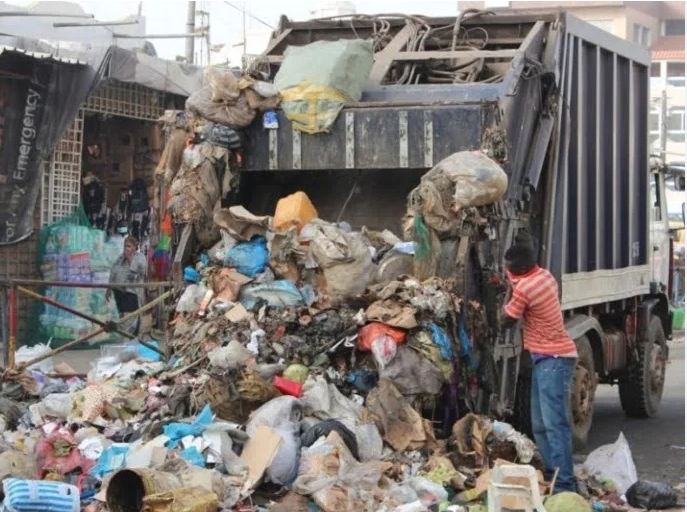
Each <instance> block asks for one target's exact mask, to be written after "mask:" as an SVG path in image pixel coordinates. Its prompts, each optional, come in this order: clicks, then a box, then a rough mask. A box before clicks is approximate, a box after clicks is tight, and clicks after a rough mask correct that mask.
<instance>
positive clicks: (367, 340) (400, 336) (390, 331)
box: [358, 322, 406, 352]
mask: <svg viewBox="0 0 687 512" xmlns="http://www.w3.org/2000/svg"><path fill="white" fill-rule="evenodd" d="M380 336H389V337H390V338H392V339H393V340H394V341H395V342H396V345H400V344H401V343H403V342H404V341H405V339H406V332H405V331H403V330H401V329H396V328H395V327H391V326H389V325H386V324H382V323H378V322H375V323H371V324H367V325H366V326H364V327H363V328H362V329H360V331H358V350H362V351H363V352H370V351H372V343H373V342H374V340H375V339H376V338H379V337H380Z"/></svg>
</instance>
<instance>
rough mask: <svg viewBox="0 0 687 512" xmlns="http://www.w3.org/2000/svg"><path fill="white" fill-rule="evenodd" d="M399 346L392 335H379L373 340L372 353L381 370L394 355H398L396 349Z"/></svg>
mask: <svg viewBox="0 0 687 512" xmlns="http://www.w3.org/2000/svg"><path fill="white" fill-rule="evenodd" d="M397 348H398V346H397V345H396V342H395V341H394V339H393V338H392V337H391V336H386V335H383V336H377V337H376V338H375V339H374V340H372V355H373V356H374V357H375V361H376V362H377V365H378V366H379V369H380V370H383V369H384V368H386V365H387V364H389V363H390V362H391V361H392V360H393V359H394V357H396V350H397Z"/></svg>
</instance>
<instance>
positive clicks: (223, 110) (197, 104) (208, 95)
mask: <svg viewBox="0 0 687 512" xmlns="http://www.w3.org/2000/svg"><path fill="white" fill-rule="evenodd" d="M256 94H257V93H256ZM186 110H190V111H191V112H193V113H194V114H197V115H198V116H200V117H203V118H205V119H207V120H209V121H212V122H213V123H219V124H221V125H225V126H229V127H231V128H245V127H246V126H248V125H249V124H251V123H252V122H253V119H255V116H256V114H257V111H256V110H255V109H254V108H252V107H251V106H250V104H249V103H248V98H247V96H246V92H245V91H242V92H241V96H239V99H238V100H236V102H235V103H233V104H231V105H227V104H226V103H218V102H216V101H212V88H211V87H210V86H205V87H202V88H201V89H199V90H197V91H196V92H194V93H193V94H192V95H191V96H189V98H188V99H187V100H186Z"/></svg>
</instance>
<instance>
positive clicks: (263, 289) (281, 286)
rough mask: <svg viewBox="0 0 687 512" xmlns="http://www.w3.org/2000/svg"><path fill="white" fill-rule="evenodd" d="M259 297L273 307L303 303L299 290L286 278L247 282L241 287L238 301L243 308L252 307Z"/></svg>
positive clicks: (291, 306)
mask: <svg viewBox="0 0 687 512" xmlns="http://www.w3.org/2000/svg"><path fill="white" fill-rule="evenodd" d="M261 299H262V300H264V301H266V302H267V304H268V305H269V306H272V307H275V308H295V307H299V306H303V305H304V304H305V302H304V301H303V296H302V295H301V292H300V290H298V288H297V287H296V285H295V284H293V283H292V282H291V281H289V280H288V279H281V280H278V281H272V282H271V283H260V284H249V285H246V286H244V287H243V288H241V293H240V295H239V301H240V302H241V305H243V307H244V308H246V309H253V307H255V304H256V303H257V302H258V300H261Z"/></svg>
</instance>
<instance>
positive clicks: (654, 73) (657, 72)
mask: <svg viewBox="0 0 687 512" xmlns="http://www.w3.org/2000/svg"><path fill="white" fill-rule="evenodd" d="M660 76H661V63H660V62H652V63H651V78H658V77H660Z"/></svg>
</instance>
